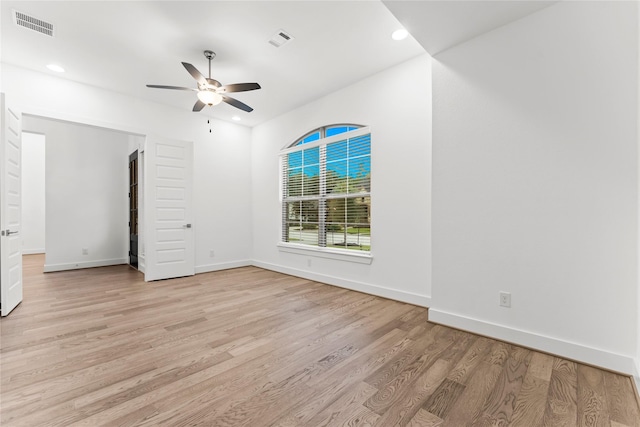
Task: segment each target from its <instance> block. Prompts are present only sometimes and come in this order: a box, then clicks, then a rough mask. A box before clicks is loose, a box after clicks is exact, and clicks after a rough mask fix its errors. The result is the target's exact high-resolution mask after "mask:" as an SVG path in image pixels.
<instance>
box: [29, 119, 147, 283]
mask: <svg viewBox="0 0 640 427" xmlns="http://www.w3.org/2000/svg"><path fill="white" fill-rule="evenodd" d="M23 131H24V132H25V133H26V134H27V135H28V134H30V133H31V134H39V135H41V136H43V137H44V138H46V152H45V160H44V163H45V166H44V168H43V169H44V172H43V173H44V182H45V190H44V191H45V198H44V205H45V207H46V208H45V207H43V208H42V209H40V211H41V212H43V215H44V217H45V226H44V235H45V238H44V241H45V242H46V246H44V252H45V257H44V271H45V272H52V271H61V270H73V269H80V268H89V267H101V266H108V265H117V264H128V263H129V256H128V253H129V245H130V229H129V226H128V222H129V216H130V206H129V198H128V192H129V186H130V182H129V173H128V170H127V169H128V162H127V161H128V159H129V154H130V153H132V152H134V151H136V150H138V148H139V146H141V144H142V143H144V137H143V136H141V135H135V134H130V133H127V132H122V131H117V130H113V129H108V128H102V127H97V126H90V125H85V124H80V123H74V122H67V121H62V120H55V119H49V118H45V117H41V116H32V115H27V114H25V115H24V119H23ZM41 171H42V169H41ZM136 175H137V174H136ZM138 184H139V181H137V182H136V185H138ZM138 194H141V193H140V191H139V190H138ZM26 211H27V209H25V211H24V212H26ZM135 227H136V228H139V227H140V221H138V222H137V224H135ZM137 243H138V245H140V242H139V241H138V242H137ZM41 249H42V248H41ZM138 263H139V261H138Z"/></svg>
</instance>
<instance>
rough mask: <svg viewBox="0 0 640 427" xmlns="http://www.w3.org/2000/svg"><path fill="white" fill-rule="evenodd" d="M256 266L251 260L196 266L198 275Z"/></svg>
mask: <svg viewBox="0 0 640 427" xmlns="http://www.w3.org/2000/svg"><path fill="white" fill-rule="evenodd" d="M252 265H254V264H253V263H252V262H251V260H249V259H245V260H240V261H230V262H221V263H218V264H207V265H196V269H195V270H196V274H200V273H210V272H212V271H220V270H228V269H230V268H239V267H249V266H252Z"/></svg>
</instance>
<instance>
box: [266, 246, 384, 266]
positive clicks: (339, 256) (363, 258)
mask: <svg viewBox="0 0 640 427" xmlns="http://www.w3.org/2000/svg"><path fill="white" fill-rule="evenodd" d="M278 250H279V251H280V252H288V253H292V254H298V255H306V256H313V257H319V258H328V259H335V260H338V261H347V262H355V263H358V264H371V262H372V261H373V256H371V252H357V253H356V252H355V251H354V252H351V251H341V250H336V249H329V248H315V247H310V246H305V245H297V244H295V243H283V242H280V243H278Z"/></svg>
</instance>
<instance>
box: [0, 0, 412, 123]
mask: <svg viewBox="0 0 640 427" xmlns="http://www.w3.org/2000/svg"><path fill="white" fill-rule="evenodd" d="M0 7H1V11H0V13H1V14H2V21H1V24H2V30H1V31H2V51H1V52H2V62H4V63H8V64H14V65H19V66H21V67H25V68H29V69H33V70H38V71H43V72H46V73H51V72H50V71H49V70H47V69H46V68H45V66H46V65H47V64H49V63H53V62H55V63H58V64H60V65H61V66H63V67H64V68H65V69H66V73H65V74H64V75H63V77H65V78H68V79H70V80H75V81H78V82H82V83H87V84H90V85H94V86H98V87H102V88H106V89H110V90H114V91H117V92H121V93H124V94H128V95H131V96H135V97H139V98H144V99H147V100H151V101H155V102H159V103H164V104H169V105H173V106H176V107H179V108H182V109H185V110H189V111H190V110H191V108H192V106H193V104H194V103H195V101H196V96H195V93H193V92H187V91H173V90H162V89H150V88H147V87H145V85H146V84H160V85H171V86H187V87H196V83H195V81H194V80H193V78H192V77H191V76H190V75H189V74H188V73H187V71H186V70H185V69H184V68H183V66H182V65H181V64H180V62H182V61H184V62H188V63H191V64H193V65H194V66H195V67H196V68H198V69H199V70H200V71H201V72H202V73H203V74H205V75H206V74H207V72H208V70H207V67H208V63H207V60H206V59H205V57H204V55H203V53H202V52H203V51H204V50H205V49H211V50H213V51H215V52H216V53H217V57H216V58H215V59H214V60H213V62H212V73H211V74H212V77H213V78H215V79H217V80H218V81H220V82H221V83H222V84H229V83H243V82H258V83H260V85H261V86H262V89H261V90H257V91H253V92H243V93H237V94H234V95H232V96H233V97H235V98H237V99H238V100H240V101H242V102H245V103H246V104H248V105H250V106H251V107H253V108H254V111H253V112H251V113H245V112H243V111H241V110H238V109H236V108H234V107H231V106H229V105H226V104H221V105H219V106H216V107H207V108H205V109H204V110H203V112H202V113H194V114H207V115H211V116H213V117H217V118H220V119H223V120H230V119H231V117H232V116H233V115H238V116H240V117H241V118H242V121H241V122H240V123H241V124H245V125H249V126H253V125H256V124H258V123H261V122H264V121H265V120H268V119H270V118H272V117H275V116H278V115H280V114H282V113H285V112H287V111H289V110H291V109H293V108H296V107H298V106H301V105H304V104H306V103H308V102H310V101H312V100H315V99H318V98H320V97H322V96H323V95H326V94H328V93H331V92H333V91H335V90H337V89H340V88H342V87H345V86H348V85H349V84H352V83H354V82H356V81H358V80H360V79H362V78H364V77H367V76H369V75H372V74H374V73H376V72H379V71H382V70H384V69H385V68H388V67H390V66H393V65H395V64H398V63H400V62H403V61H406V60H408V59H410V58H412V57H415V56H417V55H420V54H423V53H424V49H423V48H422V47H421V46H420V45H419V44H418V43H417V42H416V41H415V40H413V39H411V38H408V39H406V40H404V41H401V42H397V41H394V40H392V39H391V37H390V36H391V33H392V32H393V31H394V30H396V29H397V28H399V27H400V25H399V23H398V21H397V20H396V19H395V17H394V16H393V15H392V14H391V13H389V11H388V10H387V8H386V7H385V6H384V5H383V4H382V3H381V2H379V1H364V2H363V1H338V2H333V1H295V2H294V1H282V2H280V1H254V2H248V1H195V2H187V1H141V2H132V1H82V2H77V1H43V2H31V1H17V2H16V1H4V0H3V1H2V2H1V6H0ZM12 9H16V10H18V11H20V12H24V13H27V14H30V15H32V16H34V17H36V18H39V19H42V20H45V21H48V22H51V23H53V24H54V25H55V37H53V38H51V37H48V36H45V35H42V34H38V33H35V32H32V31H30V30H26V29H23V28H20V27H17V26H16V25H15V24H14V23H13V17H12ZM280 29H284V30H285V31H287V32H289V33H290V34H291V35H292V36H293V37H294V38H295V39H294V40H293V41H291V42H290V43H288V44H286V45H284V46H282V47H280V48H275V47H273V46H272V45H271V44H269V43H268V40H269V39H270V38H271V37H272V36H273V35H274V34H275V33H276V32H277V31H278V30H280Z"/></svg>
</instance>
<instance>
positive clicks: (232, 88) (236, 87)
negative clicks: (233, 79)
mask: <svg viewBox="0 0 640 427" xmlns="http://www.w3.org/2000/svg"><path fill="white" fill-rule="evenodd" d="M256 89H260V85H259V84H258V83H235V84H231V85H224V86H222V87H221V88H220V89H219V90H218V92H228V93H231V92H246V91H248V90H256Z"/></svg>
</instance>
